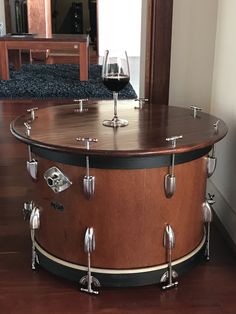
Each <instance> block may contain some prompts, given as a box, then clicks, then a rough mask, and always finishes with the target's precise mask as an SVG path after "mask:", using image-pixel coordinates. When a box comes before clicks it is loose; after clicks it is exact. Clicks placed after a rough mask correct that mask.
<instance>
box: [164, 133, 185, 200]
mask: <svg viewBox="0 0 236 314" xmlns="http://www.w3.org/2000/svg"><path fill="white" fill-rule="evenodd" d="M181 138H183V135H178V136H173V137H168V138H166V141H167V142H171V145H172V148H175V147H176V141H177V140H178V139H181ZM174 167H175V154H172V156H171V166H170V173H168V174H167V175H165V180H164V187H165V194H166V197H167V198H171V197H172V196H173V195H174V193H175V190H176V177H175V174H174Z"/></svg>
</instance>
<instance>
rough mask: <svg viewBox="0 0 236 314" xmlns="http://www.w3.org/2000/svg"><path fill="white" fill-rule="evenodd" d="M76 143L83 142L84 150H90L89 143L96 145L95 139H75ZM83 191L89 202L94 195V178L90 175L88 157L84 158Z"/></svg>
mask: <svg viewBox="0 0 236 314" xmlns="http://www.w3.org/2000/svg"><path fill="white" fill-rule="evenodd" d="M76 140H77V141H78V142H85V146H86V149H87V150H89V149H90V143H97V141H98V140H97V139H96V138H89V137H87V138H86V137H77V138H76ZM83 190H84V195H85V197H86V198H87V199H88V200H89V199H90V198H91V197H92V196H93V195H94V194H95V176H91V175H90V167H89V156H88V155H87V156H86V175H85V176H84V178H83Z"/></svg>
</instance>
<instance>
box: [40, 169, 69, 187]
mask: <svg viewBox="0 0 236 314" xmlns="http://www.w3.org/2000/svg"><path fill="white" fill-rule="evenodd" d="M44 179H45V180H46V182H47V185H48V186H49V187H50V188H51V189H52V190H53V192H54V193H60V192H63V191H64V190H66V189H68V188H69V187H70V186H71V185H72V182H71V181H70V180H69V178H68V177H67V176H66V175H64V174H63V173H62V172H61V170H60V169H58V168H57V167H51V168H49V169H48V170H47V171H45V173H44Z"/></svg>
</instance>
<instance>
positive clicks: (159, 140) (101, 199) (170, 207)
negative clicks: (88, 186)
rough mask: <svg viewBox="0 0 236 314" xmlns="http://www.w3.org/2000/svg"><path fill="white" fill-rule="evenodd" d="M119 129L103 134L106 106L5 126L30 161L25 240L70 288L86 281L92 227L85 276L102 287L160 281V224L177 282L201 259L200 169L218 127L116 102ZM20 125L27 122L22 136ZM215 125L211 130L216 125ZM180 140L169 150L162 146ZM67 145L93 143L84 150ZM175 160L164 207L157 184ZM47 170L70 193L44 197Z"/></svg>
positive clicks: (62, 109)
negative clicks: (89, 193)
mask: <svg viewBox="0 0 236 314" xmlns="http://www.w3.org/2000/svg"><path fill="white" fill-rule="evenodd" d="M119 105H120V107H119V114H120V115H121V117H124V118H127V119H128V120H129V125H128V126H127V127H125V128H118V129H113V128H106V127H104V126H103V125H102V121H103V120H104V119H107V118H108V117H110V116H112V114H113V112H112V102H109V101H108V102H106V101H102V102H96V103H95V102H90V103H88V111H85V112H83V113H79V112H78V105H77V104H74V103H72V104H66V105H60V106H52V107H48V108H45V109H40V110H38V112H37V114H38V116H37V118H36V119H34V120H33V121H31V120H30V119H31V116H30V113H29V112H28V113H26V114H25V115H22V116H20V117H17V118H16V119H15V120H14V121H13V122H12V123H11V132H12V133H13V135H14V136H15V137H16V138H18V139H19V140H20V141H22V142H23V143H25V144H26V145H27V146H28V147H29V148H30V151H31V154H32V156H33V158H35V159H37V161H38V173H37V179H36V180H33V179H32V185H31V187H30V188H29V197H30V199H32V200H33V201H34V202H35V204H36V205H37V206H38V207H39V208H40V228H39V229H38V230H36V231H35V239H36V243H35V244H36V251H37V254H38V257H39V262H40V265H41V266H42V267H44V268H46V269H48V270H49V271H51V272H53V273H55V274H57V275H60V276H63V277H65V278H67V279H71V280H75V281H77V282H79V280H80V278H81V277H82V276H84V275H86V273H87V266H88V256H87V254H86V253H85V251H84V236H85V232H86V229H87V228H90V227H93V228H94V232H95V237H96V248H95V250H94V251H93V252H92V253H91V267H92V268H91V271H92V273H93V275H94V276H95V277H96V278H98V279H99V280H100V282H101V284H102V286H138V285H145V284H153V283H158V282H160V278H161V277H162V275H163V273H164V272H165V271H166V269H167V266H168V264H167V263H168V258H167V251H166V248H165V247H164V243H163V239H164V233H165V228H166V226H167V225H168V224H169V225H170V226H171V228H172V229H173V231H174V235H175V246H174V248H173V249H172V259H173V267H174V269H175V270H176V271H177V272H178V273H179V274H180V273H182V272H183V271H185V270H186V267H189V266H191V265H192V264H193V263H194V261H195V260H196V259H198V257H200V256H203V255H204V249H205V230H204V218H203V203H204V202H205V200H206V195H205V193H206V181H207V160H208V154H209V152H210V151H211V149H212V147H213V145H214V144H215V143H216V142H218V141H220V140H221V139H222V138H223V137H224V136H225V135H226V133H227V127H226V125H225V124H224V122H223V121H222V120H220V119H218V118H216V117H214V116H212V115H209V114H207V113H203V112H200V113H198V114H197V116H196V117H195V116H194V115H193V112H192V111H191V110H190V109H189V108H179V107H173V106H160V105H154V104H150V106H149V107H145V108H143V109H142V110H135V109H134V105H135V103H134V102H131V101H128V102H127V101H124V102H119ZM25 122H27V123H28V122H29V123H30V127H31V129H30V134H29V135H27V134H26V129H25ZM216 122H217V123H216ZM176 135H182V136H183V137H182V139H181V140H180V141H178V143H177V144H176V146H173V145H172V143H170V142H168V141H166V138H169V137H171V136H176ZM77 137H90V138H94V137H97V138H98V142H97V143H94V145H92V147H91V149H90V150H89V151H88V150H87V148H86V147H85V146H84V143H81V142H79V143H78V142H77V141H76V138H77ZM173 154H174V155H175V167H174V174H175V177H176V191H175V193H174V195H173V196H172V197H171V198H167V197H166V195H165V189H164V178H165V176H166V175H167V174H169V173H170V171H171V169H170V168H171V160H172V156H173ZM86 156H88V157H89V164H90V175H91V176H95V180H96V184H95V195H94V196H93V197H92V198H91V199H90V200H88V199H87V198H86V197H85V195H84V192H83V178H84V176H85V174H86V162H85V161H86ZM51 167H57V168H58V169H59V170H60V171H62V172H63V174H64V175H65V176H66V177H68V178H69V180H70V181H71V182H72V185H71V186H70V187H69V188H68V189H66V190H64V191H63V192H60V193H54V192H53V190H52V189H51V188H50V187H49V186H48V184H47V181H46V180H45V179H44V174H45V172H46V171H47V170H48V169H50V168H51Z"/></svg>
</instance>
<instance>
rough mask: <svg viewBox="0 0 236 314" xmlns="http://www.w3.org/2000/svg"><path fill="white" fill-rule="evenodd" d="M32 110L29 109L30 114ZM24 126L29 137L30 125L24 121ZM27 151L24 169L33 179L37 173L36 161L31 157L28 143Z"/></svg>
mask: <svg viewBox="0 0 236 314" xmlns="http://www.w3.org/2000/svg"><path fill="white" fill-rule="evenodd" d="M32 112H33V111H31V114H32ZM24 126H25V127H26V132H25V134H26V135H27V136H28V137H30V133H31V125H30V124H29V123H28V122H25V123H24ZM28 153H29V160H27V162H26V169H27V171H28V172H29V174H30V175H31V177H32V178H33V179H35V180H36V179H37V173H38V161H37V160H36V159H34V158H32V153H31V148H30V145H28Z"/></svg>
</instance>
